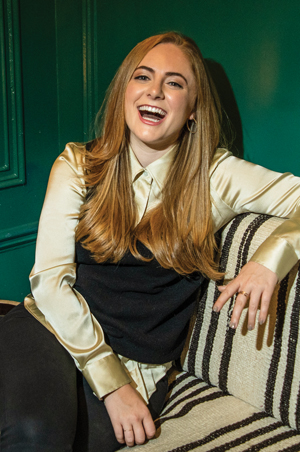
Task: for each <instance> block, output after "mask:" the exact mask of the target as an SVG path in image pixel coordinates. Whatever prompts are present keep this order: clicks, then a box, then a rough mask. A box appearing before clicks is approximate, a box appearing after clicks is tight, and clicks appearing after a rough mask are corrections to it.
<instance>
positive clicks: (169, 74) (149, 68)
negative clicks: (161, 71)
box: [134, 66, 188, 85]
mask: <svg viewBox="0 0 300 452" xmlns="http://www.w3.org/2000/svg"><path fill="white" fill-rule="evenodd" d="M138 69H146V71H149V72H151V73H152V74H154V72H155V70H154V69H152V67H148V66H139V67H137V68H136V69H135V71H137V70H138ZM135 71H134V72H135ZM166 75H167V76H168V77H170V76H171V77H172V76H173V75H177V76H178V77H181V78H183V80H184V81H185V83H186V84H187V85H188V81H187V79H186V78H185V76H184V75H182V74H180V72H166Z"/></svg>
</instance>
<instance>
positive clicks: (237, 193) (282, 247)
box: [210, 149, 300, 281]
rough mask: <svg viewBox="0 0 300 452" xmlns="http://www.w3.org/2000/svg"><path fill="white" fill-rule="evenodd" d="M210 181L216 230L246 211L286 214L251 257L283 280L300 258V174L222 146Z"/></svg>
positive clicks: (213, 166)
mask: <svg viewBox="0 0 300 452" xmlns="http://www.w3.org/2000/svg"><path fill="white" fill-rule="evenodd" d="M210 181H211V198H212V214H213V221H214V224H215V230H218V229H219V228H220V227H222V226H223V225H224V224H225V223H227V222H228V221H230V220H231V219H232V218H233V217H235V216H236V215H238V214H241V213H244V212H255V213H264V214H268V215H274V216H277V217H281V218H286V220H285V221H284V222H283V223H282V224H281V225H280V226H279V227H278V228H276V229H275V230H274V232H273V233H272V234H270V236H269V237H268V238H267V239H266V240H265V241H264V242H263V244H262V245H261V246H260V247H259V248H258V249H257V251H256V252H255V254H254V255H253V256H252V258H251V260H252V261H254V262H258V263H260V264H262V265H264V266H265V267H267V268H269V269H270V270H272V271H274V272H275V273H276V274H277V276H278V280H279V281H280V280H281V279H282V278H284V276H285V275H286V274H287V273H288V272H289V271H290V269H291V268H292V267H293V266H294V265H295V264H296V262H297V261H298V259H299V258H300V178H299V177H296V176H293V175H292V174H290V173H284V174H281V173H276V172H274V171H270V170H267V169H266V168H263V167H261V166H259V165H255V164H253V163H249V162H247V161H245V160H241V159H238V158H236V157H234V156H232V155H231V153H230V152H228V151H226V150H223V149H220V150H218V152H217V154H216V156H215V160H214V162H213V165H212V167H211V173H210Z"/></svg>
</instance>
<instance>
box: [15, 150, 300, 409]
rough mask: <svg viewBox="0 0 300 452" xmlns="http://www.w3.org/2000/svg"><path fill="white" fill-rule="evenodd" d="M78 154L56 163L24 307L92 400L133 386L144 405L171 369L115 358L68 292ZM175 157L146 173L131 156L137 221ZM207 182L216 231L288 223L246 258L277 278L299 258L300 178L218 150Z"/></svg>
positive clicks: (80, 198)
mask: <svg viewBox="0 0 300 452" xmlns="http://www.w3.org/2000/svg"><path fill="white" fill-rule="evenodd" d="M82 148H83V146H82V145H79V144H76V143H69V144H68V145H67V146H66V149H65V150H64V152H63V153H62V154H61V155H60V156H59V157H58V158H57V160H56V161H55V163H54V165H53V168H52V171H51V174H50V178H49V183H48V188H47V193H46V197H45V201H44V205H43V209H42V213H41V217H40V223H39V230H38V238H37V245H36V258H35V265H34V267H33V269H32V272H31V274H30V282H31V290H32V295H29V296H28V297H26V298H25V301H24V304H25V307H26V308H27V309H28V311H29V312H30V313H31V314H32V315H33V316H34V317H36V318H37V319H38V320H39V321H40V322H41V323H42V324H43V325H44V326H45V327H46V328H48V329H49V330H50V331H51V332H52V333H53V334H55V336H56V337H57V339H58V340H59V341H60V343H61V344H62V345H63V346H64V347H65V348H66V349H67V350H68V352H69V353H70V354H71V355H72V357H73V359H74V361H75V363H76V365H77V367H78V369H79V370H80V371H82V373H83V375H84V377H85V378H86V379H87V381H88V382H89V384H90V386H91V388H92V389H93V391H94V393H95V394H96V395H97V397H99V398H102V397H103V396H104V395H106V394H109V393H110V392H112V391H114V390H115V389H117V388H119V387H121V386H123V385H125V384H127V383H131V384H132V385H133V386H134V387H135V388H136V389H137V390H138V391H139V392H140V393H141V395H142V397H143V398H144V399H145V401H146V402H147V401H148V399H149V397H150V396H151V394H152V393H153V392H154V391H155V388H156V386H155V384H156V383H157V382H158V381H159V380H160V379H161V378H162V377H163V376H164V375H165V373H166V371H167V370H168V368H169V367H170V366H171V363H166V364H165V365H159V366H154V365H149V364H144V363H136V362H135V361H132V360H129V359H127V358H125V357H122V356H117V355H116V354H114V352H113V350H112V349H111V348H110V347H109V346H108V345H107V344H106V343H105V340H104V334H103V331H102V328H101V326H100V325H99V323H98V322H97V320H96V319H95V318H94V316H93V315H92V314H91V313H90V310H89V307H88V305H87V303H86V301H85V299H84V298H83V297H82V296H81V294H80V293H78V292H77V291H76V290H75V289H73V288H72V287H73V285H74V283H75V279H76V263H75V227H76V225H77V221H78V213H79V210H80V207H81V205H82V203H83V202H84V198H85V190H84V188H83V187H82V185H81V183H83V179H82V169H81V166H80V159H81V154H80V149H81V150H82ZM175 152H176V149H175V148H172V149H171V150H170V151H169V152H168V153H167V154H165V155H164V156H162V157H161V158H160V159H158V160H156V161H155V162H153V163H151V164H150V165H148V166H147V167H146V168H143V167H142V166H141V165H140V164H139V162H138V160H137V159H136V157H135V155H134V153H133V152H132V150H130V159H131V168H132V186H133V190H134V193H135V202H136V204H137V208H138V215H139V220H140V219H141V218H142V216H143V215H144V214H145V212H146V211H147V210H148V209H150V208H152V207H153V206H154V205H155V204H156V203H157V202H159V201H160V196H161V190H162V187H163V185H164V181H165V178H166V175H167V173H168V170H169V168H170V165H171V164H172V161H173V158H174V153H175ZM210 181H211V199H212V216H213V221H214V226H215V231H217V230H218V229H220V228H221V227H222V226H223V225H224V224H226V223H227V222H228V221H230V220H231V219H232V218H233V217H235V216H236V215H238V214H240V213H244V212H249V211H250V212H256V213H266V214H269V215H275V216H278V217H283V218H288V219H287V220H286V221H285V222H283V223H282V225H280V226H279V227H278V228H277V229H276V230H275V231H274V232H273V233H272V234H271V235H270V236H269V237H268V239H267V240H266V241H265V242H264V243H263V244H262V245H261V246H260V247H259V248H258V250H257V251H256V252H255V254H254V255H253V256H252V258H251V260H252V261H255V262H258V263H260V264H262V265H265V266H266V267H268V268H269V269H270V270H273V271H274V272H275V273H276V274H277V276H278V279H279V280H281V279H282V278H283V277H284V276H285V275H286V274H287V273H288V272H289V270H290V269H291V268H292V267H293V266H294V265H295V263H296V262H297V260H298V259H299V257H300V233H299V232H300V178H298V177H295V176H293V175H291V174H289V173H286V174H280V173H275V172H273V171H269V170H267V169H265V168H262V167H260V166H258V165H254V164H252V163H249V162H246V161H244V160H240V159H238V158H236V157H233V156H232V155H231V153H230V152H228V151H227V150H225V149H218V151H217V153H216V155H215V158H214V161H213V164H212V166H211V171H210Z"/></svg>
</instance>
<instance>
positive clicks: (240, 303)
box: [213, 262, 277, 330]
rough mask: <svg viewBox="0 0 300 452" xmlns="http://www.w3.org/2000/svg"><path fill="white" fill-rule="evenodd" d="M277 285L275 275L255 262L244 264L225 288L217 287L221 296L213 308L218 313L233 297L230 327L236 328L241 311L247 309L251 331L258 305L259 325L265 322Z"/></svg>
mask: <svg viewBox="0 0 300 452" xmlns="http://www.w3.org/2000/svg"><path fill="white" fill-rule="evenodd" d="M276 284H277V275H276V274H275V273H274V272H272V271H271V270H269V269H267V268H266V267H264V266H263V265H261V264H257V263H256V262H249V263H248V264H246V265H245V266H244V267H243V268H242V270H241V272H240V274H239V275H238V276H237V277H236V278H235V279H233V280H232V281H231V282H230V283H228V284H227V285H226V286H219V287H218V289H219V290H220V292H221V294H220V296H219V297H218V299H217V301H216V302H215V304H214V306H213V310H214V311H215V312H219V311H220V310H221V309H222V307H223V306H224V304H225V303H226V302H227V301H228V300H229V299H230V298H232V297H233V296H235V304H234V308H233V311H232V316H231V319H230V327H231V328H237V326H238V323H239V320H240V317H241V314H242V312H243V309H244V308H245V307H246V305H247V303H249V307H248V330H253V329H254V327H255V321H256V316H257V311H258V308H259V305H260V313H259V320H258V322H259V323H260V324H263V323H264V322H265V321H266V318H267V315H268V309H269V305H270V301H271V298H272V294H273V291H274V288H275V286H276Z"/></svg>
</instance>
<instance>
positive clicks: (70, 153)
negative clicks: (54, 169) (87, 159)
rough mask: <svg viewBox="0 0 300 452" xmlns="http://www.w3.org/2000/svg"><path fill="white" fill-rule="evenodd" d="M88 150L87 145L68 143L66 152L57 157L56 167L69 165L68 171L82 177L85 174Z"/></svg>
mask: <svg viewBox="0 0 300 452" xmlns="http://www.w3.org/2000/svg"><path fill="white" fill-rule="evenodd" d="M85 150H86V144H84V143H73V142H70V143H67V144H66V146H65V149H64V151H63V152H62V153H61V154H60V155H59V156H58V157H57V159H56V161H55V163H54V166H61V164H63V166H65V164H67V166H68V169H71V170H72V171H73V172H74V173H75V174H76V175H78V176H81V175H82V174H83V169H82V168H83V159H84V153H85Z"/></svg>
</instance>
